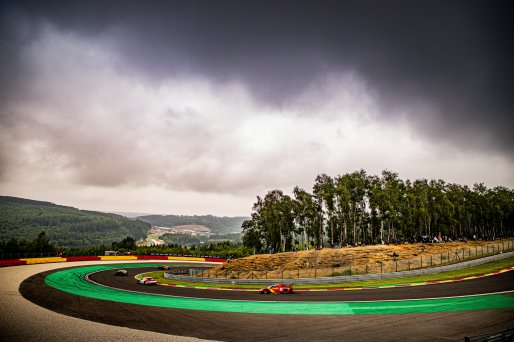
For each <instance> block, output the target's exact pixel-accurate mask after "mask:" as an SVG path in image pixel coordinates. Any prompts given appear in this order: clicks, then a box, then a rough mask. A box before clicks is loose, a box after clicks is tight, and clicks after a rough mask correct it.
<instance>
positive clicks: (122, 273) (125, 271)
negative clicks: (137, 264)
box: [114, 270, 128, 276]
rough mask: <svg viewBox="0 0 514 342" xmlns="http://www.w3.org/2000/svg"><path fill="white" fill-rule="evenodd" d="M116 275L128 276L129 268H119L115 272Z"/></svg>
mask: <svg viewBox="0 0 514 342" xmlns="http://www.w3.org/2000/svg"><path fill="white" fill-rule="evenodd" d="M114 275H115V276H128V272H127V270H117V271H116V272H115V273H114Z"/></svg>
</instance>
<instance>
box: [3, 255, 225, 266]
mask: <svg viewBox="0 0 514 342" xmlns="http://www.w3.org/2000/svg"><path fill="white" fill-rule="evenodd" d="M115 260H162V261H203V262H226V261H227V259H224V258H214V257H185V256H184V257H182V256H163V255H116V256H115V255H105V256H104V255H101V256H69V257H46V258H21V259H7V260H0V267H6V266H17V265H31V264H45V263H55V262H74V261H115Z"/></svg>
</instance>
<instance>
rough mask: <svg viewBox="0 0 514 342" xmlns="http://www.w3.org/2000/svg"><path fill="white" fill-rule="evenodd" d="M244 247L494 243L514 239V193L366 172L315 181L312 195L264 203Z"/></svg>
mask: <svg viewBox="0 0 514 342" xmlns="http://www.w3.org/2000/svg"><path fill="white" fill-rule="evenodd" d="M242 228H243V243H244V245H245V246H248V247H252V248H255V249H256V250H257V251H285V250H291V249H292V248H299V249H304V248H313V247H315V248H322V247H323V246H324V245H331V246H336V245H348V244H350V245H354V244H376V243H382V242H383V243H393V242H398V241H416V240H418V239H419V238H420V237H434V236H438V235H439V234H441V235H443V236H447V237H450V238H452V239H456V238H473V237H475V238H477V239H494V238H497V237H506V236H512V235H514V234H513V233H514V191H513V190H512V189H508V188H506V187H503V186H497V187H495V188H492V189H488V188H487V187H486V186H485V185H484V184H483V183H480V184H475V185H474V186H473V187H472V188H470V187H468V186H465V185H464V186H463V185H459V184H452V183H446V182H445V181H443V180H430V181H428V180H426V179H420V180H416V181H414V182H411V181H410V180H406V181H404V180H402V179H400V178H399V177H398V174H397V173H395V172H391V171H387V170H385V171H383V172H382V174H381V176H380V177H379V176H376V175H368V174H367V173H366V171H364V170H360V171H355V172H353V173H347V174H344V175H338V176H336V177H330V176H328V175H326V174H321V175H318V176H317V177H316V180H315V183H314V185H313V188H312V192H308V191H306V190H304V189H301V188H299V187H298V186H297V187H295V188H294V190H293V192H292V196H289V195H287V194H284V192H283V191H281V190H272V191H269V192H268V193H267V194H266V196H264V198H261V197H260V196H257V201H256V203H255V204H254V205H253V208H252V214H251V219H249V220H246V221H244V222H243V224H242Z"/></svg>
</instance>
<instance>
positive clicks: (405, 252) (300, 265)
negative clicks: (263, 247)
mask: <svg viewBox="0 0 514 342" xmlns="http://www.w3.org/2000/svg"><path fill="white" fill-rule="evenodd" d="M507 241H508V242H507ZM503 242H504V245H505V247H507V245H508V244H510V246H512V245H513V241H512V240H503ZM497 244H500V250H501V248H502V244H501V241H494V242H493V241H476V242H475V241H468V242H467V243H464V242H450V243H425V244H421V243H420V244H404V245H374V246H363V247H343V248H324V249H322V250H307V251H298V252H286V253H277V254H259V255H252V256H249V257H245V258H241V259H236V260H232V261H231V262H229V263H225V264H223V265H220V266H217V267H216V268H215V269H214V270H220V271H223V272H226V271H229V272H247V271H275V270H285V271H287V270H298V269H300V270H301V269H311V268H330V267H333V266H334V265H339V266H345V265H350V264H351V265H365V264H373V263H378V262H388V261H392V260H395V258H396V260H398V261H400V260H409V259H415V258H418V257H425V256H427V257H428V256H430V255H440V254H442V253H443V254H444V253H447V252H455V251H462V250H463V249H464V250H465V251H466V253H467V251H468V250H469V249H472V250H476V249H477V248H478V249H480V248H482V246H488V245H489V246H492V245H495V246H496V245H497ZM483 248H484V250H485V248H486V247H483ZM496 248H497V247H496ZM472 254H473V253H472ZM339 266H337V267H339Z"/></svg>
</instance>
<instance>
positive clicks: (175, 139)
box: [0, 0, 514, 197]
mask: <svg viewBox="0 0 514 342" xmlns="http://www.w3.org/2000/svg"><path fill="white" fill-rule="evenodd" d="M511 13H512V2H509V1H495V2H494V3H490V2H486V1H462V2H451V3H448V2H447V1H431V2H412V1H392V2H388V3H387V4H380V3H377V2H376V1H321V2H320V1H280V2H276V1H216V2H215V3H212V2H211V1H152V2H150V3H149V4H146V3H143V2H140V1H105V2H102V3H101V4H100V3H98V2H94V1H73V2H70V1H52V0H50V1H45V2H41V1H4V2H2V3H1V4H0V48H1V49H2V51H3V53H2V54H0V142H1V148H0V179H1V180H2V181H5V182H8V181H9V179H12V178H16V177H17V174H21V173H20V170H21V169H27V167H28V166H30V167H33V166H35V165H37V167H38V172H41V178H42V179H45V177H55V182H59V181H62V180H66V181H68V182H72V183H74V184H79V185H83V186H92V187H103V188H109V187H117V188H121V187H127V186H136V187H137V186H147V185H158V186H162V187H163V188H166V189H168V190H169V191H193V192H198V193H205V192H210V193H223V192H225V193H226V192H228V193H237V194H241V193H251V194H252V197H253V195H255V193H257V192H259V191H263V189H270V188H274V187H288V186H290V185H291V184H293V185H296V184H299V185H302V186H303V187H305V188H308V187H309V186H310V185H311V183H312V180H313V179H314V177H315V176H316V174H317V173H321V172H326V173H329V174H333V175H335V174H337V173H341V172H347V171H353V170H354V169H360V168H365V169H368V170H369V172H370V173H373V172H375V173H379V172H380V171H381V170H382V169H393V170H398V171H400V172H404V173H405V174H404V175H402V176H405V177H410V178H417V177H426V178H435V177H440V178H445V177H444V174H439V173H438V172H439V169H438V168H435V167H434V165H433V164H434V160H437V157H434V155H436V156H437V154H438V153H441V154H443V156H442V158H443V159H444V158H447V161H446V164H445V165H446V167H447V169H448V170H447V175H448V177H449V180H450V181H452V180H453V181H456V182H458V181H459V178H458V176H456V175H458V174H459V173H462V171H461V169H460V168H459V165H457V164H456V162H455V161H457V160H461V161H462V165H467V166H466V167H467V168H468V169H474V170H476V173H475V175H477V177H482V176H483V175H484V174H487V173H486V172H485V171H484V169H480V170H478V169H477V165H476V163H475V162H474V160H477V158H480V157H481V156H490V158H489V159H487V160H489V162H491V163H492V162H493V161H494V162H495V163H497V168H498V170H499V171H498V174H497V175H495V176H496V177H497V178H495V179H497V180H499V181H502V182H506V183H511V182H512V181H513V180H512V175H509V172H508V170H509V166H512V164H513V160H514V158H513V157H514V156H513V151H514V135H512V133H511V130H512V129H511V127H514V115H512V108H513V99H512V96H511V93H512V85H511V83H512V79H513V77H512V76H514V75H513V72H512V68H513V67H512V63H511V60H513V59H514V58H513V57H514V56H512V55H513V53H512V47H511V46H512V44H511V42H510V40H511V35H510V33H508V32H511V31H512V23H513V22H514V21H513V20H511ZM446 154H447V155H446ZM420 156H422V157H420ZM484 160H485V159H484ZM414 161H415V162H414ZM466 163H467V164H466ZM441 165H442V164H441ZM470 165H472V167H470ZM399 168H400V169H399ZM402 168H403V169H402ZM430 172H433V173H434V174H437V176H434V175H433V174H430ZM291 175H294V176H291ZM472 178H473V174H470V175H464V176H462V179H463V180H464V181H466V182H468V181H472V180H470V179H472ZM480 180H481V179H475V181H480ZM5 184H6V183H5Z"/></svg>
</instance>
